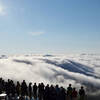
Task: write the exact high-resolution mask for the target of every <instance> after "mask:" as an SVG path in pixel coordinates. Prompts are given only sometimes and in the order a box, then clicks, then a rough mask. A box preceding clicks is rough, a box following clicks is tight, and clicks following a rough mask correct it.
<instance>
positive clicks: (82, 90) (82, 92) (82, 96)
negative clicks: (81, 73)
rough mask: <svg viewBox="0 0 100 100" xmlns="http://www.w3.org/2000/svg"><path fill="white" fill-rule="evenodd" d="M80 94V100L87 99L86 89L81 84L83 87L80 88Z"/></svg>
mask: <svg viewBox="0 0 100 100" xmlns="http://www.w3.org/2000/svg"><path fill="white" fill-rule="evenodd" d="M79 95H80V99H79V100H85V90H84V88H83V86H81V89H80V90H79Z"/></svg>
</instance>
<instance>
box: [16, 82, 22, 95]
mask: <svg viewBox="0 0 100 100" xmlns="http://www.w3.org/2000/svg"><path fill="white" fill-rule="evenodd" d="M16 93H17V95H18V96H19V95H20V94H21V85H20V83H19V81H17V85H16Z"/></svg>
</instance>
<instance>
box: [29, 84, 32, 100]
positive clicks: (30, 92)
mask: <svg viewBox="0 0 100 100" xmlns="http://www.w3.org/2000/svg"><path fill="white" fill-rule="evenodd" d="M31 85H32V83H29V87H28V93H29V97H30V99H31V98H32V86H31Z"/></svg>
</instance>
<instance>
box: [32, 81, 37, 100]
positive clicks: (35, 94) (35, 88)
mask: <svg viewBox="0 0 100 100" xmlns="http://www.w3.org/2000/svg"><path fill="white" fill-rule="evenodd" d="M33 97H34V99H35V100H36V99H37V85H36V83H34V85H33Z"/></svg>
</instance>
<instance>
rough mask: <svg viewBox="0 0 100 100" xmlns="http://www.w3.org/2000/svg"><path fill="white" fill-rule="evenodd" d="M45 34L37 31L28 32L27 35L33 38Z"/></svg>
mask: <svg viewBox="0 0 100 100" xmlns="http://www.w3.org/2000/svg"><path fill="white" fill-rule="evenodd" d="M44 33H45V32H43V31H41V32H40V31H38V32H29V34H31V35H33V36H36V35H42V34H44Z"/></svg>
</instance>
